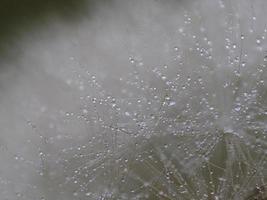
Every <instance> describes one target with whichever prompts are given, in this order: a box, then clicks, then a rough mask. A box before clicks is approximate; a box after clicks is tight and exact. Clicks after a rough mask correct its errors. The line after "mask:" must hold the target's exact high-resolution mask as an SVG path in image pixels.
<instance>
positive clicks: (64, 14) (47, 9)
mask: <svg viewBox="0 0 267 200" xmlns="http://www.w3.org/2000/svg"><path fill="white" fill-rule="evenodd" d="M103 1H104V2H106V0H1V1H0V57H1V60H3V59H4V60H8V59H9V58H8V55H9V53H8V51H10V50H11V49H12V55H11V56H10V59H14V53H15V54H16V53H18V54H19V52H16V51H17V50H16V49H13V48H14V44H15V42H16V41H17V40H18V39H19V37H18V36H19V35H20V33H21V32H23V33H24V34H27V32H28V31H30V30H31V29H34V28H36V27H37V25H38V26H40V25H43V24H45V23H47V21H46V19H47V18H49V17H50V18H52V17H53V16H56V17H59V18H60V19H63V20H66V21H68V22H72V21H74V22H75V21H76V20H78V19H79V18H80V17H81V16H82V14H83V13H84V12H86V13H88V12H89V13H90V12H91V11H93V9H94V8H95V4H96V3H99V2H101V3H102V2H103ZM12 57H13V58H12ZM1 68H3V66H1Z"/></svg>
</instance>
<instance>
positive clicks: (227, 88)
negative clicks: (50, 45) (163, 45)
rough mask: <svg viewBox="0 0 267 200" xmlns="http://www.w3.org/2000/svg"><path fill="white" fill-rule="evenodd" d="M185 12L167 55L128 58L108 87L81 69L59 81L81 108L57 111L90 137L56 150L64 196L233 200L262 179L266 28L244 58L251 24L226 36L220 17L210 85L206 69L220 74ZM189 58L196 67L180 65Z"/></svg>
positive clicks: (203, 35)
mask: <svg viewBox="0 0 267 200" xmlns="http://www.w3.org/2000/svg"><path fill="white" fill-rule="evenodd" d="M219 2H220V7H221V9H226V8H225V5H224V4H223V2H222V1H219ZM226 13H227V12H226ZM184 19H185V20H184V26H183V27H180V28H179V29H178V30H177V34H179V37H181V38H183V40H184V41H187V42H188V44H189V45H187V46H178V45H177V46H173V47H172V49H171V50H170V51H171V52H172V55H173V60H172V61H170V63H171V64H166V65H163V66H156V67H152V68H151V67H148V66H146V62H145V61H144V60H142V59H141V58H140V57H138V58H136V57H135V56H134V55H132V56H130V57H129V63H128V65H129V66H128V67H129V73H128V74H127V76H125V77H118V82H119V84H118V85H119V86H120V90H119V92H117V93H116V94H113V92H112V91H109V90H108V87H106V86H105V84H102V82H101V78H98V77H97V74H92V73H91V72H90V71H86V70H85V71H84V72H83V73H81V72H79V73H78V75H77V81H76V82H75V81H74V82H72V81H70V80H68V81H67V84H68V85H71V86H73V85H75V86H77V88H78V90H80V91H81V94H83V95H81V96H80V97H79V101H80V105H81V108H80V110H79V111H78V112H71V111H70V112H69V111H66V112H65V116H64V120H66V121H67V122H68V123H71V121H72V120H74V119H75V120H79V121H80V122H83V123H85V124H86V126H87V127H88V135H89V136H88V137H87V138H86V139H84V138H83V139H82V140H81V142H80V144H77V145H76V146H71V147H66V148H64V149H61V150H60V151H61V152H60V158H59V161H58V165H60V166H61V167H62V171H61V173H63V177H64V180H62V182H61V183H60V184H59V187H60V188H61V189H59V190H62V191H64V190H63V188H69V187H70V188H72V190H71V195H72V196H73V197H72V198H73V199H97V200H100V199H196V200H197V199H203V200H204V199H242V198H245V197H246V196H247V195H249V194H250V192H251V191H253V188H256V187H261V186H262V185H265V184H266V178H267V172H266V170H265V169H264V168H265V167H266V154H267V149H266V145H267V143H266V142H267V139H266V132H267V123H266V119H267V118H266V115H267V107H266V105H267V104H266V99H267V93H266V79H267V76H266V67H267V52H265V49H264V47H265V46H264V45H265V43H266V42H265V39H266V34H267V29H264V31H263V33H262V34H261V35H257V37H256V39H255V41H254V47H255V48H253V47H251V48H252V49H254V50H253V51H254V53H255V52H256V54H258V55H260V56H261V57H260V58H257V60H256V61H255V63H252V64H251V63H249V62H246V60H249V58H250V54H249V53H250V51H247V48H249V47H247V46H245V45H244V44H246V43H245V41H246V40H250V41H251V40H254V39H251V38H254V36H255V34H256V33H254V32H253V26H251V27H249V28H248V30H247V31H246V32H245V33H242V32H240V31H238V35H239V37H238V38H237V40H235V41H233V40H232V39H231V37H230V35H231V34H232V33H233V32H235V31H237V29H236V28H233V26H231V25H230V24H227V26H226V31H225V32H226V34H225V35H226V37H225V38H223V39H224V40H225V41H224V44H225V45H224V50H225V52H227V53H226V54H227V55H225V57H226V58H227V65H228V66H227V67H229V68H230V72H231V74H230V78H229V76H228V77H227V78H226V79H225V81H223V82H221V83H220V85H219V86H218V88H215V89H212V87H213V86H212V84H215V82H214V79H212V78H210V77H213V76H217V75H218V73H220V72H217V71H216V70H217V65H215V64H218V63H217V62H216V55H215V53H214V48H215V47H214V44H213V41H211V40H210V39H209V36H208V34H207V28H206V27H204V26H200V27H199V30H198V32H196V33H195V34H194V31H192V30H193V29H192V26H193V25H192V23H193V21H194V19H195V18H194V16H190V14H189V13H187V12H185V15H184ZM250 20H251V21H252V22H253V23H252V24H256V23H257V19H256V17H254V16H252V18H251V19H250ZM229 23H230V22H229ZM194 26H195V25H194ZM228 36H229V37H228ZM264 54H266V55H264ZM188 57H190V58H191V59H195V60H197V62H198V66H197V67H194V68H189V70H187V69H188V65H190V61H187V59H188ZM72 60H73V61H75V59H74V58H72ZM251 65H253V66H251ZM251 67H253V70H251V74H249V75H248V74H246V71H247V70H248V71H249V72H250V70H249V68H251ZM254 69H256V70H254ZM147 77H149V78H147ZM151 77H152V78H151ZM222 78H224V77H222ZM247 80H248V81H247ZM216 90H219V91H216ZM220 93H223V94H222V95H221V96H222V97H218V95H219V94H220ZM225 96H229V97H231V98H230V100H228V101H226V103H227V105H228V104H229V103H231V105H230V106H229V107H230V109H228V111H227V112H225V111H224V110H223V108H224V107H227V105H224V103H221V102H220V101H221V100H222V98H224V97H225ZM226 99H227V97H226ZM222 102H225V101H223V100H222ZM62 134H63V133H62ZM63 135H64V134H63ZM67 139H68V140H71V139H72V138H67ZM41 154H42V155H40V157H41V158H42V160H44V162H45V159H48V158H47V157H45V156H44V154H45V152H44V153H43V152H42V153H41ZM40 176H43V174H40Z"/></svg>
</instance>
